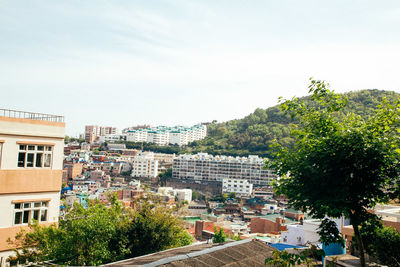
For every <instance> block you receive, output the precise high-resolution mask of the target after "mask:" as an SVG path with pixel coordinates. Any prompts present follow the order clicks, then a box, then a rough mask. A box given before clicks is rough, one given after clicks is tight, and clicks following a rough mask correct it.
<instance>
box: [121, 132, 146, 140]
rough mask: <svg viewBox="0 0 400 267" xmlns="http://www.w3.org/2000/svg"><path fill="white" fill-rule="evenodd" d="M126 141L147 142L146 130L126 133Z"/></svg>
mask: <svg viewBox="0 0 400 267" xmlns="http://www.w3.org/2000/svg"><path fill="white" fill-rule="evenodd" d="M126 141H129V142H147V129H137V130H132V131H128V132H127V133H126Z"/></svg>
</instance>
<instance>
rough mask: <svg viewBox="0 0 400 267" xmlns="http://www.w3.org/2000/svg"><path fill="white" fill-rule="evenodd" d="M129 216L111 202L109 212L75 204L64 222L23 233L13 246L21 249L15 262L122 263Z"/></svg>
mask: <svg viewBox="0 0 400 267" xmlns="http://www.w3.org/2000/svg"><path fill="white" fill-rule="evenodd" d="M128 222H129V216H128V214H127V213H125V212H123V209H122V207H121V205H120V204H119V203H118V202H116V201H112V205H111V207H110V208H107V207H105V205H103V204H99V203H93V204H91V205H90V206H89V208H88V209H85V208H83V207H82V206H81V205H80V204H78V203H75V205H74V208H73V209H71V210H69V212H67V215H66V217H65V218H64V219H62V220H60V222H59V227H57V226H56V225H54V224H53V225H50V226H41V225H39V224H37V223H34V224H32V225H30V227H31V230H32V231H30V232H24V231H23V232H20V233H19V234H18V235H17V236H16V238H15V240H14V241H11V240H10V244H14V245H17V246H18V247H22V251H19V250H17V249H16V250H15V252H16V256H15V257H12V258H11V260H12V261H14V262H16V261H19V262H25V261H28V262H43V261H49V260H50V261H52V263H55V264H66V265H99V264H102V263H105V262H108V261H114V260H119V259H123V258H124V256H125V255H126V254H127V252H128V251H127V250H126V244H127V243H128V240H127V239H126V237H125V235H124V234H123V232H124V230H125V229H126V227H127V224H128Z"/></svg>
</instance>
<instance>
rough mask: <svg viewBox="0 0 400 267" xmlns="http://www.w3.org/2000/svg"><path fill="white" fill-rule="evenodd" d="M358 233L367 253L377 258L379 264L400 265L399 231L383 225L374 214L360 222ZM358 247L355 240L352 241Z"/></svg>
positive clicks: (391, 266)
mask: <svg viewBox="0 0 400 267" xmlns="http://www.w3.org/2000/svg"><path fill="white" fill-rule="evenodd" d="M360 235H361V238H362V240H363V243H364V244H365V248H366V251H367V253H368V255H370V256H373V257H375V258H377V259H378V261H379V262H380V263H381V264H384V265H387V266H390V267H394V266H400V253H399V251H400V233H399V232H398V231H396V230H395V229H393V228H391V227H385V226H383V225H382V223H381V222H380V220H379V219H378V218H377V217H376V216H371V218H370V219H369V220H368V221H366V222H364V223H362V224H361V227H360ZM353 245H355V246H356V247H357V248H358V244H357V242H353Z"/></svg>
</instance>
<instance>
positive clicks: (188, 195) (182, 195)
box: [175, 189, 192, 203]
mask: <svg viewBox="0 0 400 267" xmlns="http://www.w3.org/2000/svg"><path fill="white" fill-rule="evenodd" d="M175 196H176V199H177V200H178V201H179V202H182V201H187V203H190V202H191V201H192V189H175Z"/></svg>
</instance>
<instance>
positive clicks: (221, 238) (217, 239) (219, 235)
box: [213, 227, 226, 243]
mask: <svg viewBox="0 0 400 267" xmlns="http://www.w3.org/2000/svg"><path fill="white" fill-rule="evenodd" d="M225 241H226V235H225V233H224V229H222V227H220V228H219V230H218V228H217V227H214V236H213V243H224V242H225Z"/></svg>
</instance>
